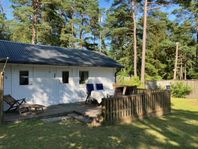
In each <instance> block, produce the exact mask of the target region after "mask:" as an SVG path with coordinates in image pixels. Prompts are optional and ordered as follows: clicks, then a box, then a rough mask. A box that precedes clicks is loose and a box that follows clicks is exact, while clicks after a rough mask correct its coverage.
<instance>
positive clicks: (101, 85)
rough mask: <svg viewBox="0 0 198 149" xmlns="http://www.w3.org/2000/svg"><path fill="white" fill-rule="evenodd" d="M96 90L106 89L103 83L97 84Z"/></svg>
mask: <svg viewBox="0 0 198 149" xmlns="http://www.w3.org/2000/svg"><path fill="white" fill-rule="evenodd" d="M96 90H104V87H103V84H101V83H100V84H96Z"/></svg>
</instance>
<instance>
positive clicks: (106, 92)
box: [91, 90, 114, 103]
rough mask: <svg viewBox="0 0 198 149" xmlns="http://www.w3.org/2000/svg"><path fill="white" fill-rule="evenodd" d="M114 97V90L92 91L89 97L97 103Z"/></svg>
mask: <svg viewBox="0 0 198 149" xmlns="http://www.w3.org/2000/svg"><path fill="white" fill-rule="evenodd" d="M112 95H114V90H94V91H92V92H91V97H92V98H94V99H96V100H97V102H98V103H101V102H102V98H105V97H108V96H112Z"/></svg>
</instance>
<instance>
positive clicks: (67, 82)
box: [62, 70, 69, 84]
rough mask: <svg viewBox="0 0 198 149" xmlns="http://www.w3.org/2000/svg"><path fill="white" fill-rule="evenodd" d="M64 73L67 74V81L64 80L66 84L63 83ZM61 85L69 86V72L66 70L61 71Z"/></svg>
mask: <svg viewBox="0 0 198 149" xmlns="http://www.w3.org/2000/svg"><path fill="white" fill-rule="evenodd" d="M64 73H67V74H68V75H67V79H66V80H67V81H66V82H65V81H64V75H63V74H64ZM62 83H63V84H69V71H68V70H66V71H62Z"/></svg>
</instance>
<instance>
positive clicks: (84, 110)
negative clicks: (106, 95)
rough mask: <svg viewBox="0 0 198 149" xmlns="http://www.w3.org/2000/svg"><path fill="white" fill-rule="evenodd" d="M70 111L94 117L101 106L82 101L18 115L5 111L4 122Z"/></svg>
mask: <svg viewBox="0 0 198 149" xmlns="http://www.w3.org/2000/svg"><path fill="white" fill-rule="evenodd" d="M71 113H78V114H79V115H82V116H87V117H90V118H93V119H94V118H97V117H98V116H100V115H101V113H102V108H101V106H95V105H86V104H85V103H84V102H83V103H82V102H80V103H70V104H59V105H53V106H49V107H46V108H45V110H44V112H43V113H39V114H27V115H20V114H19V113H17V112H14V113H5V114H4V122H17V121H21V120H27V119H42V118H50V117H58V116H66V115H68V114H71Z"/></svg>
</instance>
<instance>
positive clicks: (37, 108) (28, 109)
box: [19, 103, 45, 114]
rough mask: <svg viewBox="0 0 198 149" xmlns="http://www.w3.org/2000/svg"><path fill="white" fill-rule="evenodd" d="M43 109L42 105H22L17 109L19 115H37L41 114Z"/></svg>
mask: <svg viewBox="0 0 198 149" xmlns="http://www.w3.org/2000/svg"><path fill="white" fill-rule="evenodd" d="M44 107H45V106H43V105H39V104H28V103H25V104H22V105H21V106H20V107H19V114H23V113H26V112H34V113H39V112H43V111H44Z"/></svg>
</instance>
